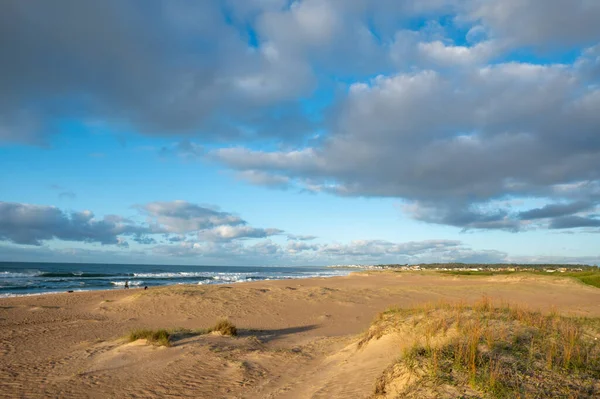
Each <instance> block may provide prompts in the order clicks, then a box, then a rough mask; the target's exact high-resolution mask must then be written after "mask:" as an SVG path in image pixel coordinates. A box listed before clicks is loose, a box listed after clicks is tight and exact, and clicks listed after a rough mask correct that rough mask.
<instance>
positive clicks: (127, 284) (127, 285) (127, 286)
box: [125, 281, 129, 290]
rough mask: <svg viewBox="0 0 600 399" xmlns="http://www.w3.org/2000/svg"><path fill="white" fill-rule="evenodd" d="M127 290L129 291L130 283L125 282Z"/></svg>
mask: <svg viewBox="0 0 600 399" xmlns="http://www.w3.org/2000/svg"><path fill="white" fill-rule="evenodd" d="M125 289H126V290H127V289H129V281H125Z"/></svg>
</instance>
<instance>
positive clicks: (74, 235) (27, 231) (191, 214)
mask: <svg viewBox="0 0 600 399" xmlns="http://www.w3.org/2000/svg"><path fill="white" fill-rule="evenodd" d="M136 208H137V209H139V210H141V211H142V212H143V214H144V215H145V216H146V217H147V219H148V223H139V222H136V221H134V220H132V219H130V218H125V217H122V216H118V215H107V216H105V217H103V218H96V217H95V216H94V213H93V212H91V211H87V210H86V211H82V212H65V211H63V210H61V209H59V208H56V207H53V206H43V205H29V204H21V203H12V202H0V241H9V242H13V243H15V244H23V245H36V246H39V245H42V243H43V242H44V241H48V240H52V239H57V240H63V241H79V242H88V243H100V244H103V245H104V244H114V245H117V246H120V247H128V246H129V243H128V242H127V241H126V238H127V237H128V238H130V239H131V240H133V241H134V242H136V243H138V244H142V245H154V244H157V243H158V241H157V237H158V236H159V235H163V236H165V235H166V236H168V237H169V238H168V241H169V242H171V243H177V242H184V241H185V240H186V235H188V236H195V237H197V238H199V239H200V240H202V241H205V242H229V241H235V240H242V239H250V238H254V239H259V238H266V237H270V236H274V235H279V234H282V233H283V231H282V230H279V229H275V228H255V227H251V226H248V224H247V222H246V221H244V220H243V219H241V218H240V217H239V216H235V215H233V214H230V213H227V212H221V211H217V210H214V209H210V208H206V207H202V206H200V205H197V204H192V203H189V202H185V201H172V202H152V203H149V204H146V205H143V206H137V207H136ZM171 233H176V234H177V235H173V234H171Z"/></svg>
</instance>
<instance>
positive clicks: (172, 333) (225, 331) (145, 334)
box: [127, 319, 237, 347]
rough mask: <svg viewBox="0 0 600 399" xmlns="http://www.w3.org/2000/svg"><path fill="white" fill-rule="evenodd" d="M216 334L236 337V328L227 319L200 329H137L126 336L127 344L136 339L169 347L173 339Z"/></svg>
mask: <svg viewBox="0 0 600 399" xmlns="http://www.w3.org/2000/svg"><path fill="white" fill-rule="evenodd" d="M211 333H217V334H220V335H224V336H228V337H235V336H237V328H236V326H235V325H234V324H233V323H232V322H230V321H229V320H227V319H221V320H219V321H218V322H217V323H216V324H215V325H214V326H213V327H210V328H200V329H195V330H192V329H188V328H173V329H169V330H167V329H160V330H150V329H137V330H133V331H131V332H130V333H129V335H128V336H127V338H128V340H129V342H133V341H137V340H138V339H145V340H147V341H148V343H151V344H153V345H157V346H167V347H168V346H171V342H172V338H173V337H185V336H194V335H205V334H211Z"/></svg>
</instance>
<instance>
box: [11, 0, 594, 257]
mask: <svg viewBox="0 0 600 399" xmlns="http://www.w3.org/2000/svg"><path fill="white" fill-rule="evenodd" d="M598 21H600V2H599V1H597V0H545V1H538V0H419V1H408V0H380V1H369V0H297V1H289V0H198V1H192V0H190V1H183V0H128V1H122V0H104V1H94V0H80V1H72V0H53V1H45V0H31V1H26V2H24V1H20V0H4V1H2V2H0V60H1V62H0V170H1V172H0V261H49V262H102V263H105V262H108V263H145V264H182V265H185V264H190V265H335V264H379V263H402V264H404V263H410V264H415V263H432V262H482V263H503V262H516V263H585V264H598V263H600V245H599V244H600V234H599V233H600V24H599V23H598Z"/></svg>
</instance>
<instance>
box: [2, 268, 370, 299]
mask: <svg viewBox="0 0 600 399" xmlns="http://www.w3.org/2000/svg"><path fill="white" fill-rule="evenodd" d="M364 272H366V270H365V271H351V272H349V273H348V274H342V275H331V276H307V277H289V278H265V279H257V280H252V281H226V280H222V281H217V282H212V283H201V282H198V283H196V284H191V283H173V284H161V285H152V286H148V290H151V289H157V288H164V287H177V286H192V287H195V286H207V287H210V286H220V285H229V284H236V285H237V284H251V283H260V282H262V281H294V280H310V279H330V278H337V277H346V276H349V275H352V274H360V273H364ZM123 284H124V282H123ZM123 284H113V285H115V288H111V289H106V288H98V289H94V288H91V289H73V290H67V291H47V292H32V293H27V294H14V293H6V294H0V300H2V299H8V298H21V297H32V296H43V295H58V294H75V293H82V292H99V291H106V292H113V291H127V290H129V291H131V290H144V285H143V284H134V285H133V286H131V282H130V288H128V289H125V288H123Z"/></svg>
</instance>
